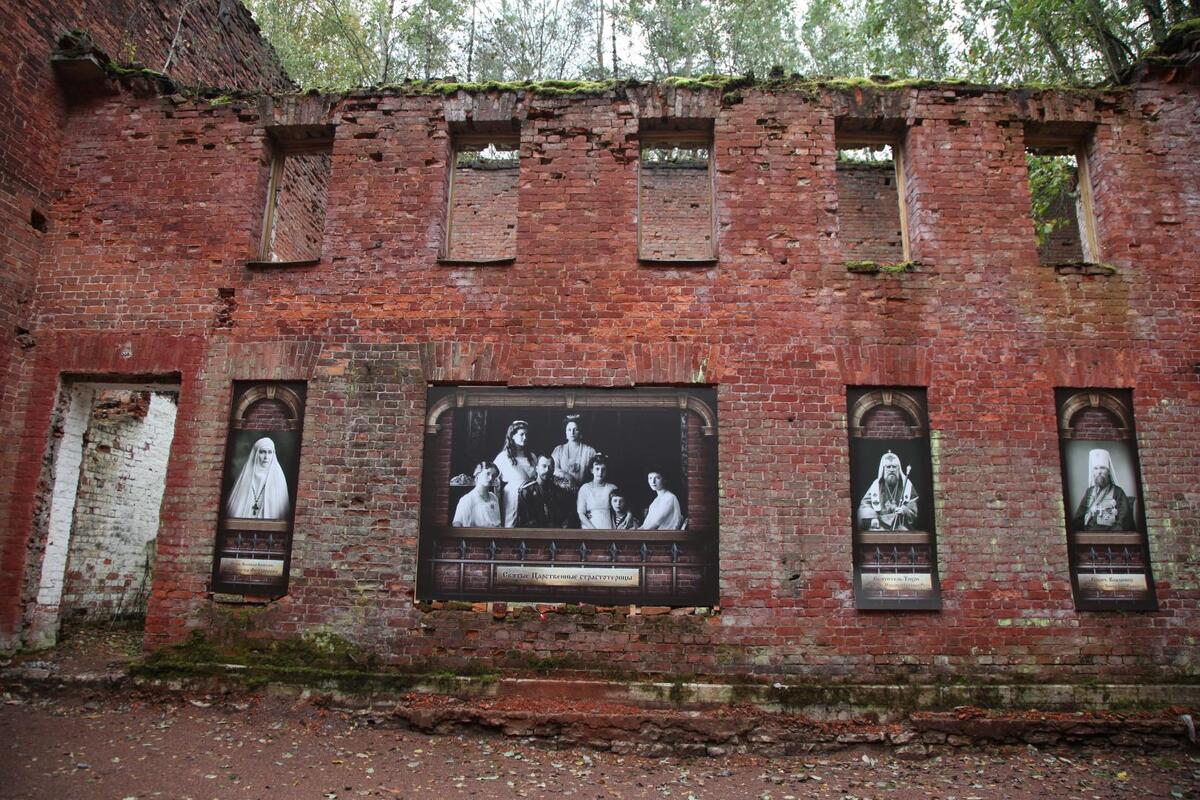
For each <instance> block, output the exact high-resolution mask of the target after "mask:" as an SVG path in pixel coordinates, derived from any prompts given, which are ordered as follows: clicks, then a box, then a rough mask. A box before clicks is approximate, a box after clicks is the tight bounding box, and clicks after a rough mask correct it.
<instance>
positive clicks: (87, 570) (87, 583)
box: [25, 381, 177, 647]
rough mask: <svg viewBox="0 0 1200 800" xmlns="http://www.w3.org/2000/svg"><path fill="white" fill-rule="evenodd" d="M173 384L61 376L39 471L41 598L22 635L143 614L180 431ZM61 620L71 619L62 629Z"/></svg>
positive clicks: (55, 633)
mask: <svg viewBox="0 0 1200 800" xmlns="http://www.w3.org/2000/svg"><path fill="white" fill-rule="evenodd" d="M176 392H177V389H176V387H175V386H174V385H171V384H138V383H130V384H123V383H119V382H118V383H99V382H76V381H64V383H63V388H62V391H61V394H60V397H59V401H58V403H57V404H56V407H55V410H54V414H53V418H52V430H53V431H54V433H53V434H52V435H51V437H50V446H49V447H48V448H47V452H46V456H45V460H44V464H43V475H42V479H41V481H40V487H41V491H43V492H44V498H45V499H44V502H43V503H42V504H41V508H42V509H43V512H42V514H41V515H40V517H39V520H38V522H37V523H36V524H37V527H38V531H39V532H38V536H37V537H36V541H37V542H38V545H37V547H38V549H39V550H40V552H41V557H40V559H38V560H37V561H36V562H35V561H34V560H32V559H31V561H30V563H31V564H34V563H36V564H37V567H36V569H38V570H39V573H40V574H39V577H38V578H37V601H36V602H37V606H36V611H35V613H34V614H33V615H32V617H31V624H30V628H29V629H28V630H27V631H26V633H25V641H26V644H28V645H29V646H31V647H48V646H50V645H53V644H54V643H55V642H56V641H57V640H58V639H59V638H61V637H64V636H67V635H69V634H68V632H67V631H68V627H67V626H69V629H71V630H74V629H77V628H78V626H81V625H86V626H93V625H103V626H106V627H111V626H114V625H116V624H121V625H124V624H128V623H134V626H133V627H135V628H140V626H138V625H136V623H137V622H138V621H140V620H142V619H144V617H145V614H146V604H147V601H148V599H149V596H150V588H151V583H152V581H153V576H154V569H155V560H156V555H157V539H158V530H159V517H160V509H161V505H162V500H163V496H164V494H165V490H166V472H167V463H168V460H169V458H170V450H171V442H172V440H173V438H174V434H175V417H176V408H177V406H176ZM60 623H61V624H62V625H63V626H64V627H63V629H62V632H61V633H60V627H59V626H60Z"/></svg>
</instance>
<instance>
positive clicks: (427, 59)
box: [250, 0, 467, 87]
mask: <svg viewBox="0 0 1200 800" xmlns="http://www.w3.org/2000/svg"><path fill="white" fill-rule="evenodd" d="M250 10H251V11H252V12H253V13H254V16H255V18H256V19H257V20H258V24H259V26H260V27H261V28H262V30H263V33H264V35H266V37H267V39H268V41H270V42H271V43H272V44H273V45H274V46H275V49H276V52H278V53H279V57H280V60H281V61H282V62H283V65H284V68H285V69H287V70H288V73H289V74H291V76H292V77H293V78H294V79H295V80H296V81H297V82H298V83H299V84H300V85H301V86H329V87H345V86H366V85H371V84H387V83H393V82H396V81H399V80H403V79H404V78H431V77H434V76H435V75H444V74H447V73H449V72H452V71H454V70H455V69H456V68H457V67H458V57H459V55H460V53H461V47H460V46H459V44H458V41H457V40H458V39H459V38H460V37H461V35H462V33H463V31H464V28H465V17H466V10H467V2H466V0H410V2H407V3H403V2H399V0H251V2H250Z"/></svg>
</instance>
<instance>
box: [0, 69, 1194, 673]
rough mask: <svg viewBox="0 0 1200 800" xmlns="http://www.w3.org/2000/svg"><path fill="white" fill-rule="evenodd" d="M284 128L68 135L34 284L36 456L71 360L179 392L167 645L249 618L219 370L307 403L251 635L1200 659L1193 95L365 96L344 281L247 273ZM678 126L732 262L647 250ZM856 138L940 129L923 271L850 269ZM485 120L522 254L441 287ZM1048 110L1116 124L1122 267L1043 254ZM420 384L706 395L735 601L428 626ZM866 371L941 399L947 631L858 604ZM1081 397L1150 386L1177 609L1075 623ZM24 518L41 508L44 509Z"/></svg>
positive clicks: (219, 119) (906, 664)
mask: <svg viewBox="0 0 1200 800" xmlns="http://www.w3.org/2000/svg"><path fill="white" fill-rule="evenodd" d="M287 113H288V112H287V109H286V108H284V107H283V104H277V105H276V106H274V107H272V106H271V105H270V103H269V102H267V101H263V103H262V104H261V105H260V104H259V103H249V102H241V101H235V102H234V103H231V104H229V105H224V106H209V105H205V104H203V103H200V104H190V103H182V104H180V103H178V102H176V101H168V100H166V99H158V98H145V97H134V96H131V95H128V94H124V95H120V96H118V97H114V98H112V99H110V100H107V101H105V102H103V103H98V104H96V105H95V106H94V107H91V108H88V109H86V110H81V111H80V112H79V113H77V114H76V115H74V116H72V118H71V119H70V121H69V123H68V126H67V131H66V136H67V139H68V141H69V142H70V147H69V149H68V151H67V153H66V154H65V155H64V158H63V159H62V164H63V167H62V170H61V173H60V175H59V181H60V185H61V186H63V187H64V188H66V187H69V189H70V191H69V192H65V193H64V195H63V196H62V197H61V199H59V200H57V201H56V202H55V204H54V206H53V213H54V215H55V216H56V217H57V219H59V220H60V223H59V224H58V225H57V226H55V228H53V229H52V230H51V231H50V233H49V234H48V238H49V254H48V257H47V259H46V260H45V262H44V264H43V269H42V273H41V276H40V278H39V282H38V292H37V301H36V302H37V320H38V324H39V332H40V333H39V343H38V346H37V348H36V349H37V358H38V361H37V364H36V367H35V369H34V374H33V375H32V376H31V378H30V380H29V381H27V382H26V383H25V384H24V385H23V388H24V392H23V397H24V398H25V408H26V409H27V414H28V421H27V423H26V425H25V428H24V430H25V431H26V434H25V435H24V437H23V439H22V442H21V452H20V456H19V459H18V460H19V462H20V463H22V464H27V463H29V464H34V463H38V459H40V458H41V454H42V452H43V450H44V447H45V431H46V428H47V422H46V420H47V418H48V415H49V408H50V406H52V405H53V401H54V386H55V384H54V381H55V376H57V375H58V374H59V373H60V372H62V371H67V372H72V371H121V372H129V371H140V372H143V373H146V372H149V373H154V372H162V371H178V372H179V373H180V374H181V376H182V380H181V387H180V398H181V399H180V411H179V421H180V422H179V430H178V432H177V439H176V443H175V446H174V450H175V452H174V453H173V455H172V461H171V468H170V473H169V475H168V489H167V493H166V496H165V497H164V501H163V519H164V527H163V530H162V532H161V534H160V545H159V554H160V559H159V564H158V569H157V573H156V577H155V583H154V589H153V595H152V598H151V603H150V608H149V611H148V618H147V632H148V636H149V639H150V641H151V642H153V643H163V642H166V641H171V640H175V639H179V638H181V637H182V636H184V635H186V633H187V631H188V630H189V629H191V628H195V627H199V626H204V625H218V624H219V620H220V619H221V618H222V616H223V615H225V614H227V613H228V614H230V615H232V614H234V613H235V612H236V611H237V610H238V609H240V606H236V605H233V606H230V605H224V604H220V603H214V601H213V599H212V598H211V597H210V595H209V594H208V592H207V583H208V580H209V575H210V574H211V568H212V561H211V559H212V547H213V540H214V535H215V530H216V518H217V517H216V515H217V509H218V504H219V497H218V495H219V491H220V486H219V482H220V471H221V463H222V454H223V452H224V441H225V440H224V436H225V425H226V420H227V418H228V413H229V392H230V383H231V381H233V380H235V379H236V380H245V379H252V378H260V379H274V380H305V381H307V382H308V402H307V415H306V420H305V438H304V444H303V454H302V462H301V468H300V475H299V484H300V490H299V496H298V498H297V509H296V522H295V524H296V532H297V533H296V539H295V545H294V549H293V553H292V568H291V585H290V591H289V594H288V595H287V596H286V597H285V598H282V599H280V600H278V601H275V602H273V603H271V604H270V605H269V606H267V607H265V608H261V609H258V613H256V614H254V615H253V619H254V623H253V624H254V625H255V626H256V631H259V632H262V633H264V634H267V635H273V636H286V635H292V634H297V633H300V632H303V631H306V630H313V629H331V630H336V631H338V632H340V633H342V634H343V635H346V636H348V637H350V638H352V639H354V640H356V641H358V642H360V643H362V644H364V645H366V646H369V647H371V648H374V649H376V650H378V651H379V652H380V653H382V654H383V655H384V657H385V658H386V659H388V660H389V661H391V662H394V663H402V664H419V663H431V662H436V663H447V664H463V663H468V662H470V663H474V664H480V663H512V662H513V661H520V659H522V658H524V659H532V658H555V657H557V658H563V659H571V660H572V661H571V663H573V664H575V665H576V666H580V667H590V668H596V669H600V668H605V669H611V668H614V667H624V668H628V669H636V670H653V671H661V672H665V673H674V674H679V673H708V674H712V673H717V674H741V675H746V674H770V675H792V676H801V677H804V678H811V679H823V678H829V679H846V680H854V681H864V682H870V681H876V680H897V679H905V680H913V681H928V680H942V679H946V680H949V679H967V678H987V679H1021V680H1064V681H1069V680H1085V679H1102V680H1140V679H1150V678H1152V677H1153V678H1154V679H1155V680H1162V679H1165V678H1170V677H1172V676H1179V675H1182V674H1185V673H1188V672H1189V671H1194V669H1195V660H1194V659H1195V656H1194V647H1193V646H1192V645H1191V643H1190V636H1191V633H1190V632H1191V631H1192V630H1194V629H1195V627H1196V625H1197V623H1198V621H1200V620H1198V612H1197V601H1198V600H1200V578H1198V576H1197V572H1196V561H1195V559H1194V558H1192V557H1191V555H1190V554H1191V552H1192V547H1193V546H1192V543H1191V540H1190V538H1189V537H1190V535H1191V534H1190V532H1191V531H1192V530H1194V529H1195V528H1196V527H1197V524H1198V523H1200V518H1198V517H1197V509H1200V495H1197V487H1196V484H1195V480H1194V476H1193V473H1194V469H1193V467H1194V465H1195V463H1196V462H1197V460H1198V456H1200V432H1198V431H1197V427H1196V425H1195V420H1196V419H1197V416H1198V414H1200V384H1198V383H1197V380H1196V377H1195V374H1194V372H1193V368H1192V364H1193V363H1194V362H1195V352H1196V338H1195V337H1196V333H1195V331H1196V330H1197V328H1198V326H1197V325H1196V321H1197V315H1198V312H1200V289H1197V287H1196V284H1195V282H1194V281H1192V280H1191V279H1190V276H1188V275H1187V274H1186V271H1185V270H1180V269H1179V268H1178V265H1179V264H1180V263H1185V262H1186V261H1187V259H1188V257H1189V254H1191V253H1192V252H1193V251H1195V250H1196V249H1197V244H1198V242H1197V241H1196V234H1195V232H1194V231H1193V230H1191V229H1190V228H1189V227H1188V226H1187V225H1186V224H1185V223H1186V221H1187V220H1189V219H1192V218H1195V217H1196V216H1197V214H1198V213H1200V207H1198V206H1200V196H1198V195H1197V193H1196V189H1195V187H1196V186H1200V163H1198V160H1197V159H1195V158H1194V154H1195V153H1196V152H1197V149H1198V147H1200V142H1197V133H1196V131H1198V130H1200V125H1197V122H1198V121H1200V119H1198V117H1197V114H1198V104H1197V103H1196V100H1195V93H1194V88H1193V87H1191V86H1188V85H1182V84H1178V85H1177V84H1174V83H1153V84H1147V85H1145V86H1141V87H1137V88H1134V89H1131V90H1128V91H1124V90H1122V91H1114V92H1109V93H1103V92H1101V93H1077V94H1076V93H1063V94H1058V93H1053V92H1047V93H1043V94H1033V95H1028V94H1017V93H1012V94H1010V93H1006V92H986V91H976V90H971V91H964V92H961V93H959V92H957V91H956V90H955V89H953V88H952V87H947V88H945V89H944V90H943V91H938V92H929V91H924V90H921V89H916V88H913V89H903V90H885V89H882V88H879V89H872V90H862V89H860V90H858V91H855V92H847V93H845V94H843V93H841V92H838V91H828V92H825V93H824V94H822V95H820V97H819V98H818V99H813V100H805V99H803V97H802V96H801V95H798V94H790V93H769V92H761V91H745V92H742V93H741V94H740V96H739V97H738V98H736V99H734V98H729V99H725V100H723V98H722V96H721V93H720V92H715V91H714V92H688V91H684V90H680V89H675V88H670V89H668V88H665V87H664V88H662V89H656V88H642V89H628V90H622V91H620V92H614V93H611V94H608V95H601V96H598V97H591V98H588V99H586V100H584V99H578V98H576V99H572V98H565V97H537V96H534V95H532V94H525V95H522V96H521V97H517V96H515V95H501V96H490V97H489V96H487V95H481V96H480V97H479V98H473V97H470V96H468V95H466V94H460V95H456V96H454V97H451V98H446V99H443V98H440V97H430V96H416V95H414V96H409V97H401V96H394V95H389V96H371V95H354V96H351V97H347V98H344V99H341V100H337V101H335V104H334V109H333V112H332V114H331V118H330V119H331V121H332V122H334V123H336V125H337V128H336V134H335V140H334V146H333V169H332V180H331V184H330V187H329V203H328V218H327V224H326V234H327V235H326V237H325V242H324V252H325V254H326V255H327V258H325V259H323V261H322V263H321V264H319V265H317V266H315V267H308V268H304V269H263V268H258V269H254V270H251V269H247V268H246V267H245V261H246V259H247V254H248V251H249V250H250V249H251V248H250V245H249V243H251V242H253V241H255V237H256V235H257V230H258V229H259V226H260V225H261V213H262V209H261V207H260V206H259V205H258V203H257V202H256V200H255V194H256V191H257V189H258V187H259V186H260V185H261V184H260V181H261V179H262V176H261V171H260V170H257V169H256V168H255V166H256V165H259V166H261V158H262V152H263V147H264V136H265V126H266V125H267V124H268V123H270V124H280V123H281V117H286V116H287ZM664 115H677V116H684V117H694V118H701V119H704V118H708V119H712V120H713V121H714V123H713V128H714V139H713V140H714V164H715V168H716V173H715V179H716V182H715V186H716V196H715V197H716V199H715V209H716V217H717V226H716V227H717V231H718V232H719V233H718V235H719V242H718V244H719V247H718V252H719V255H720V258H719V261H718V263H717V264H716V265H713V266H711V267H709V266H706V267H699V268H697V267H691V268H672V267H666V268H664V267H661V266H660V267H647V266H643V265H642V264H640V263H639V261H638V246H637V204H638V189H637V187H638V172H637V170H638V157H639V150H638V145H637V136H636V134H637V131H638V120H639V119H642V118H660V117H662V116H664ZM846 116H857V117H861V118H863V120H873V119H878V118H880V117H886V118H888V119H893V120H896V119H898V120H912V121H913V124H912V125H911V126H910V127H909V129H908V130H907V132H906V136H905V139H904V141H905V155H906V159H905V163H906V169H907V172H906V191H907V198H906V199H907V202H908V205H909V208H910V219H911V233H912V246H913V256H914V258H916V259H918V260H919V261H920V262H921V264H922V266H921V267H920V269H919V270H918V271H916V272H911V273H906V274H901V275H885V274H881V275H861V274H852V273H850V272H848V271H847V270H846V267H845V261H846V260H847V259H848V258H850V257H851V256H850V255H849V254H848V253H846V252H844V250H843V247H842V242H841V239H840V238H839V236H838V233H839V220H838V218H837V214H838V208H839V204H838V180H837V165H836V152H837V149H836V141H835V129H834V125H835V123H834V120H835V119H837V118H839V117H846ZM468 117H470V118H472V119H476V120H486V119H489V118H493V117H494V118H497V121H505V122H508V121H511V119H512V118H513V117H516V118H517V119H518V120H519V121H520V124H521V136H522V144H521V146H522V153H523V156H524V155H525V154H526V153H528V156H527V157H523V158H522V165H521V166H522V172H521V187H520V205H519V212H518V228H517V250H516V253H517V255H516V259H515V262H514V263H513V264H511V265H508V266H487V267H471V266H448V265H439V264H438V263H437V257H438V255H439V253H440V251H441V247H442V244H443V241H444V234H445V229H444V225H445V219H446V214H445V203H446V196H445V189H446V186H447V184H448V181H447V180H446V178H447V176H446V170H447V169H448V167H449V165H448V164H447V161H446V159H447V152H448V149H447V147H446V140H445V139H446V136H448V132H449V129H450V127H451V125H452V124H453V123H460V122H462V121H463V120H464V119H466V118H468ZM1032 118H1036V119H1051V120H1054V119H1058V120H1077V121H1087V122H1094V123H1095V124H1096V129H1097V132H1096V136H1095V141H1094V143H1093V147H1092V150H1091V153H1092V156H1091V160H1090V162H1089V165H1090V166H1091V168H1092V173H1093V177H1094V180H1095V183H1096V187H1097V191H1096V206H1097V227H1098V230H1099V235H1100V240H1101V242H1100V244H1101V250H1102V257H1103V258H1104V260H1105V261H1107V262H1110V263H1112V264H1114V265H1115V266H1116V268H1117V270H1116V272H1115V273H1113V274H1111V275H1082V274H1065V273H1063V274H1060V273H1058V272H1056V271H1055V270H1053V269H1047V268H1045V267H1043V266H1041V265H1040V263H1039V258H1038V253H1037V247H1036V241H1035V237H1034V233H1033V226H1032V223H1031V221H1030V217H1029V214H1030V207H1029V193H1028V187H1027V185H1026V170H1025V164H1024V154H1025V144H1024V141H1023V138H1024V135H1023V123H1022V120H1025V119H1032ZM283 121H286V120H283ZM145 175H155V176H161V177H158V178H156V179H155V180H152V181H146V180H145V179H144V176H145ZM132 185H137V186H138V191H136V192H132V193H131V192H130V191H129V189H128V187H129V186H132ZM260 196H261V195H260ZM180 197H186V198H187V202H186V203H180V202H179V198H180ZM164 207H171V208H172V209H173V213H172V214H171V215H170V216H167V215H164V214H162V213H161V209H162V208H164ZM134 254H136V255H134ZM219 290H223V292H224V293H222V291H219ZM126 344H128V345H129V347H128V350H127V352H128V357H125V356H123V355H122V352H125V351H123V345H126ZM429 383H443V384H444V383H451V384H453V383H471V384H509V385H515V386H595V387H608V386H631V385H680V384H683V385H686V384H705V385H714V386H716V387H717V392H718V402H719V406H720V407H719V414H720V432H719V437H720V441H719V447H720V451H719V458H720V461H719V464H720V489H721V508H720V522H721V580H720V594H721V604H720V608H719V610H713V609H708V610H702V611H700V612H699V613H695V612H693V611H691V610H687V611H684V610H677V611H675V612H671V613H666V612H665V611H664V610H661V609H649V610H646V611H645V612H644V613H638V614H636V615H631V614H630V613H629V609H627V608H625V609H602V610H599V611H597V610H596V609H583V610H572V611H570V612H562V613H550V612H544V611H539V610H537V609H531V610H527V611H523V612H521V613H520V614H519V615H518V614H516V613H513V612H511V611H510V612H508V613H505V612H504V611H503V610H501V609H494V610H493V611H494V613H489V612H488V611H487V610H484V609H480V610H478V611H472V610H465V609H454V608H434V607H431V606H429V605H422V606H420V607H417V606H415V605H414V603H413V602H412V591H413V587H414V583H415V570H416V552H417V547H416V537H417V531H418V520H417V515H418V509H419V504H420V475H421V467H422V464H421V453H422V449H423V445H424V437H425V434H424V414H425V411H426V409H425V391H426V386H427V385H428V384H429ZM864 385H867V386H869V385H880V386H889V385H892V386H917V387H928V400H929V420H930V425H931V429H932V436H933V442H932V443H933V467H934V477H935V486H934V487H933V488H934V490H935V492H936V496H937V508H936V513H937V527H938V531H939V540H938V551H939V557H940V560H941V563H940V564H939V573H940V575H941V578H942V588H943V608H942V610H941V611H938V612H932V613H930V612H921V613H912V612H870V613H864V612H860V611H857V610H856V609H855V608H854V606H853V592H852V584H851V530H850V524H851V522H850V516H851V507H852V499H851V497H850V489H849V475H848V468H849V463H848V461H849V453H848V447H847V433H846V390H847V387H848V386H864ZM1088 386H1100V387H1124V388H1131V389H1132V390H1133V398H1134V403H1135V413H1136V421H1137V426H1138V434H1139V445H1140V448H1139V449H1140V454H1141V459H1142V468H1143V473H1144V480H1145V487H1144V492H1143V493H1142V496H1143V497H1145V501H1146V509H1147V521H1148V526H1149V536H1150V543H1151V552H1152V555H1153V559H1154V573H1155V578H1156V581H1157V593H1158V597H1159V600H1160V606H1161V607H1160V610H1159V611H1157V612H1152V613H1145V614H1101V613H1087V612H1079V611H1076V610H1075V609H1074V607H1073V602H1072V596H1071V589H1070V582H1069V570H1068V564H1067V550H1066V546H1065V545H1066V537H1065V534H1064V532H1063V524H1064V519H1063V505H1062V498H1061V492H1060V491H1059V489H1058V487H1059V486H1060V485H1061V481H1060V469H1059V450H1058V439H1057V431H1056V419H1055V409H1054V389H1055V388H1056V387H1088ZM22 492H23V494H22V495H21V496H22V497H23V498H27V500H26V501H25V502H26V506H27V507H28V508H31V507H32V497H33V494H34V485H33V484H32V483H25V484H22ZM22 513H24V514H26V517H24V518H18V519H17V521H16V524H17V526H18V527H20V526H21V525H24V524H26V523H25V522H23V521H22V520H23V519H27V518H28V516H29V515H31V513H32V512H31V511H28V512H26V511H23V512H22Z"/></svg>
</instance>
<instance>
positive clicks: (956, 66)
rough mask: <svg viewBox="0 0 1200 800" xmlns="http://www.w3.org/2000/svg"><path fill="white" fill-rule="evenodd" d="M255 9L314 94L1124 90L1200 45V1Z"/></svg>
mask: <svg viewBox="0 0 1200 800" xmlns="http://www.w3.org/2000/svg"><path fill="white" fill-rule="evenodd" d="M248 5H249V6H250V8H251V10H252V11H253V12H254V15H255V18H256V19H257V20H258V22H259V24H260V26H261V27H262V29H263V32H264V33H265V35H266V36H267V38H268V40H269V41H270V42H271V43H272V44H273V45H274V46H275V48H276V50H277V51H278V53H279V55H280V58H281V60H282V61H283V63H284V66H285V67H286V68H287V69H288V71H289V72H290V73H291V74H292V76H293V77H294V78H295V79H296V80H297V82H298V83H300V85H301V86H303V87H306V88H309V87H316V86H320V87H333V88H344V87H350V86H368V85H388V84H395V83H399V82H401V81H404V80H409V79H421V80H429V79H431V78H434V77H435V76H459V77H462V78H464V79H465V80H466V81H467V82H472V81H475V82H480V81H482V82H487V81H502V82H512V81H545V80H548V79H549V80H568V79H589V80H595V81H604V80H608V79H617V78H654V79H662V78H664V77H668V76H681V77H685V78H693V77H697V76H701V75H704V74H706V73H726V74H743V75H745V74H749V73H753V74H754V75H757V76H759V77H760V78H761V77H764V76H766V75H768V74H773V75H778V74H780V72H779V71H778V70H775V68H776V67H778V68H780V69H781V70H782V74H788V73H791V72H794V71H795V72H801V73H804V74H809V75H813V74H815V75H826V76H833V75H838V76H846V77H864V76H867V75H872V74H883V75H889V76H895V77H897V78H917V77H920V78H924V79H927V80H943V79H946V78H948V77H950V76H957V77H960V78H963V79H967V80H970V81H973V82H977V83H1045V82H1052V83H1070V84H1077V85H1078V84H1086V83H1094V82H1100V81H1108V82H1113V81H1118V80H1120V79H1122V77H1123V76H1124V75H1125V74H1126V73H1127V71H1128V70H1129V68H1130V67H1131V65H1132V64H1133V63H1134V62H1135V61H1136V59H1137V58H1139V57H1140V56H1141V55H1142V54H1145V53H1146V52H1147V51H1149V50H1150V49H1151V48H1152V47H1153V46H1154V45H1155V44H1156V43H1166V42H1168V40H1170V41H1176V40H1183V39H1186V38H1187V36H1189V35H1191V34H1189V33H1188V31H1187V29H1186V25H1187V24H1188V23H1187V19H1188V16H1189V14H1190V15H1195V14H1196V13H1197V12H1198V11H1200V1H1198V0H1186V2H1185V1H1184V0H810V1H809V2H808V3H807V4H806V5H805V6H804V7H803V10H802V11H797V10H796V9H795V8H794V6H793V4H792V3H791V2H790V0H407V2H402V0H248ZM1172 25H1174V26H1175V28H1174V29H1172V27H1171V26H1172ZM1172 30H1173V31H1174V33H1172ZM1172 36H1173V37H1174V38H1173V39H1172V38H1171V37H1172ZM459 77H455V78H452V79H448V80H447V83H455V82H457V81H458V79H459Z"/></svg>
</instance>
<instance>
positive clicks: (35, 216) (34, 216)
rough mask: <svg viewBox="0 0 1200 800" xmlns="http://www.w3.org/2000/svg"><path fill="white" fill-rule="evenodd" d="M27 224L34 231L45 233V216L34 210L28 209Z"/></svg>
mask: <svg viewBox="0 0 1200 800" xmlns="http://www.w3.org/2000/svg"><path fill="white" fill-rule="evenodd" d="M29 224H30V225H31V226H32V227H33V229H34V230H35V231H40V232H42V233H45V232H46V215H45V214H43V213H42V212H40V211H38V210H37V209H36V208H31V209H29Z"/></svg>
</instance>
